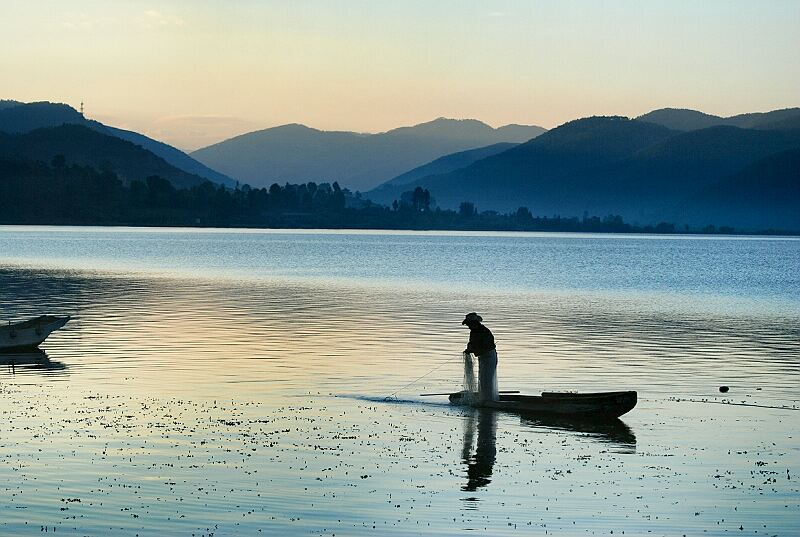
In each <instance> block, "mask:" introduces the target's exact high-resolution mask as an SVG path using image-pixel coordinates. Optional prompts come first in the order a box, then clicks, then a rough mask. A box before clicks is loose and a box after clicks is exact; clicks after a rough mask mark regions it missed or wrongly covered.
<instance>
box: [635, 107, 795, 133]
mask: <svg viewBox="0 0 800 537" xmlns="http://www.w3.org/2000/svg"><path fill="white" fill-rule="evenodd" d="M636 119H638V120H640V121H647V122H649V123H656V124H658V125H662V126H664V127H667V128H670V129H674V130H677V131H693V130H698V129H707V128H708V127H719V126H729V127H739V128H741V129H764V130H788V129H800V108H784V109H782V110H773V111H772V112H755V113H751V114H739V115H736V116H730V117H720V116H714V115H711V114H706V113H703V112H698V111H697V110H688V109H685V108H661V109H659V110H653V111H652V112H648V113H647V114H644V115H642V116H639V117H637V118H636Z"/></svg>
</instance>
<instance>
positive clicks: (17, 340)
mask: <svg viewBox="0 0 800 537" xmlns="http://www.w3.org/2000/svg"><path fill="white" fill-rule="evenodd" d="M68 321H69V317H56V316H53V315H41V316H39V317H34V318H33V319H29V320H27V321H22V322H18V323H10V324H7V325H2V326H0V352H17V351H24V350H30V349H35V348H37V347H38V346H39V345H40V344H41V343H42V342H43V341H44V340H45V339H47V336H49V335H50V334H51V333H53V332H54V331H56V330H58V329H59V328H61V327H62V326H64V325H65V324H67V322H68Z"/></svg>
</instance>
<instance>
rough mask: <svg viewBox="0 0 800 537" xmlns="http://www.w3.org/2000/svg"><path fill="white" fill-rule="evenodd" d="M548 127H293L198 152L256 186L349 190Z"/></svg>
mask: <svg viewBox="0 0 800 537" xmlns="http://www.w3.org/2000/svg"><path fill="white" fill-rule="evenodd" d="M542 132H545V129H543V128H542V127H536V126H523V125H507V126H505V127H500V128H497V129H495V128H492V127H490V126H489V125H486V124H485V123H482V122H480V121H477V120H474V119H466V120H455V119H445V118H439V119H436V120H433V121H430V122H427V123H421V124H419V125H414V126H412V127H400V128H397V129H393V130H390V131H387V132H383V133H378V134H363V133H355V132H346V131H321V130H318V129H314V128H311V127H306V126H304V125H298V124H290V125H282V126H280V127H273V128H270V129H264V130H261V131H256V132H251V133H247V134H243V135H241V136H236V137H234V138H231V139H229V140H225V141H223V142H220V143H218V144H214V145H211V146H208V147H205V148H202V149H198V150H197V151H194V152H193V153H192V156H193V157H194V158H196V159H197V160H199V161H200V162H203V163H205V164H207V165H208V166H210V167H212V168H214V169H217V170H220V171H222V172H224V173H226V174H228V175H230V176H231V177H235V178H236V179H238V180H239V181H242V182H246V183H249V184H251V185H253V186H259V187H261V186H269V185H270V184H271V183H275V182H277V183H284V182H289V183H292V182H305V181H317V182H323V181H324V182H333V181H338V182H339V183H340V184H341V185H342V186H343V187H348V188H350V189H351V190H367V189H370V188H372V187H374V186H376V185H378V184H380V183H382V182H384V181H386V180H389V179H392V178H393V177H396V176H397V175H399V174H402V173H404V172H407V171H409V170H410V169H412V168H415V167H417V166H420V165H422V164H425V163H427V162H429V161H431V160H434V159H436V158H439V157H441V156H444V155H447V154H450V153H454V152H458V151H464V150H468V149H475V148H479V147H485V146H487V145H491V144H495V143H500V142H509V143H520V142H524V141H527V140H529V139H532V138H535V137H536V136H538V135H540V134H541V133H542Z"/></svg>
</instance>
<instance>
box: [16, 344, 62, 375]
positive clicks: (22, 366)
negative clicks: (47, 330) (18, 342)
mask: <svg viewBox="0 0 800 537" xmlns="http://www.w3.org/2000/svg"><path fill="white" fill-rule="evenodd" d="M0 366H5V368H6V371H7V372H8V373H10V374H11V375H16V374H18V373H40V374H61V373H63V372H64V371H65V370H66V369H67V366H66V365H65V364H64V363H62V362H59V361H57V360H51V359H50V357H49V356H48V355H47V353H46V352H44V351H43V350H41V349H35V350H32V351H28V352H4V353H0Z"/></svg>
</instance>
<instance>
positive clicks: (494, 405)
mask: <svg viewBox="0 0 800 537" xmlns="http://www.w3.org/2000/svg"><path fill="white" fill-rule="evenodd" d="M464 394H465V392H457V393H453V394H450V402H451V403H456V404H461V403H462V402H463V401H464V400H465V398H464ZM637 400H638V395H637V393H636V392H634V391H626V392H601V393H581V394H578V393H553V392H550V393H548V392H545V393H543V394H542V395H540V396H537V395H515V394H500V400H499V401H485V402H482V403H480V404H477V405H474V406H478V407H479V408H491V409H495V410H505V411H510V412H517V413H524V414H540V415H550V416H565V417H566V416H569V417H573V418H591V419H598V418H601V419H614V418H618V417H620V416H622V415H623V414H626V413H627V412H630V411H631V410H632V409H633V407H635V406H636V403H637Z"/></svg>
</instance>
